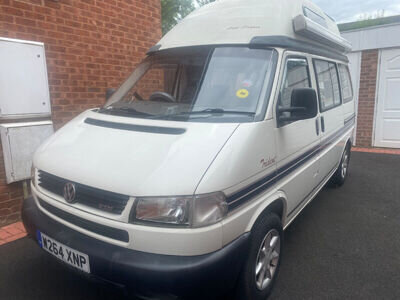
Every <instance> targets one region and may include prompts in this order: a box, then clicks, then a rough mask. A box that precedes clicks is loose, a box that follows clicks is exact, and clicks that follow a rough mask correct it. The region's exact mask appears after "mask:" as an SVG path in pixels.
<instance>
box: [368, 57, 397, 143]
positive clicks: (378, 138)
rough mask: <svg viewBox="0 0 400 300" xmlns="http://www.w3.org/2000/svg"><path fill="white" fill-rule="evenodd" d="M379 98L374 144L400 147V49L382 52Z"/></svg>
mask: <svg viewBox="0 0 400 300" xmlns="http://www.w3.org/2000/svg"><path fill="white" fill-rule="evenodd" d="M377 100H378V104H377V110H376V117H375V142H374V145H375V146H377V147H389V148H400V49H389V50H382V52H381V63H380V70H379V85H378V99H377Z"/></svg>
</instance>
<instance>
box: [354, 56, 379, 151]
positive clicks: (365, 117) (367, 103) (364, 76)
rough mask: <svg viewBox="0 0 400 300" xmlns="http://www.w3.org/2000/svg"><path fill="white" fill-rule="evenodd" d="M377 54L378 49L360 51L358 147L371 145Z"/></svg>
mask: <svg viewBox="0 0 400 300" xmlns="http://www.w3.org/2000/svg"><path fill="white" fill-rule="evenodd" d="M378 54H379V51H378V50H368V51H363V52H362V58H361V75H360V91H359V97H358V99H359V100H358V117H357V141H356V145H357V146H359V147H371V146H372V131H373V125H374V111H375V94H376V80H377V74H378Z"/></svg>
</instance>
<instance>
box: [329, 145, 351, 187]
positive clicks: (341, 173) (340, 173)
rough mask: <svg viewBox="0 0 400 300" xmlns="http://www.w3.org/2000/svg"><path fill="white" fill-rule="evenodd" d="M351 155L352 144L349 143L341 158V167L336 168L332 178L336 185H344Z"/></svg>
mask: <svg viewBox="0 0 400 300" xmlns="http://www.w3.org/2000/svg"><path fill="white" fill-rule="evenodd" d="M350 155H351V146H350V145H347V146H346V149H345V150H344V152H343V155H342V158H341V160H340V164H339V167H338V169H337V170H336V172H335V174H333V176H332V179H331V183H333V184H334V185H337V186H342V185H343V184H344V182H345V181H346V178H347V176H348V173H349V165H350Z"/></svg>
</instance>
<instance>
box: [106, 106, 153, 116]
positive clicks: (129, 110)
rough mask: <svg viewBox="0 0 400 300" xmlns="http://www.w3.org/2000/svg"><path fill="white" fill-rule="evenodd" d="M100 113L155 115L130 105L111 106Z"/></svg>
mask: <svg viewBox="0 0 400 300" xmlns="http://www.w3.org/2000/svg"><path fill="white" fill-rule="evenodd" d="M99 112H100V113H104V114H110V115H113V114H114V115H119V114H123V115H140V116H153V115H152V114H148V113H145V112H141V111H138V110H136V109H134V108H129V107H110V108H102V109H101V110H100V111H99Z"/></svg>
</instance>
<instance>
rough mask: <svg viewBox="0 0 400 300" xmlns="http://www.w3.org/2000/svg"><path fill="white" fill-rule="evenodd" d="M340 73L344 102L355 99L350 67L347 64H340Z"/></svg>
mask: <svg viewBox="0 0 400 300" xmlns="http://www.w3.org/2000/svg"><path fill="white" fill-rule="evenodd" d="M339 74H340V86H341V88H342V96H343V102H344V103H346V102H349V101H351V100H353V87H352V85H351V78H350V72H349V68H348V67H347V66H345V65H339Z"/></svg>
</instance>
